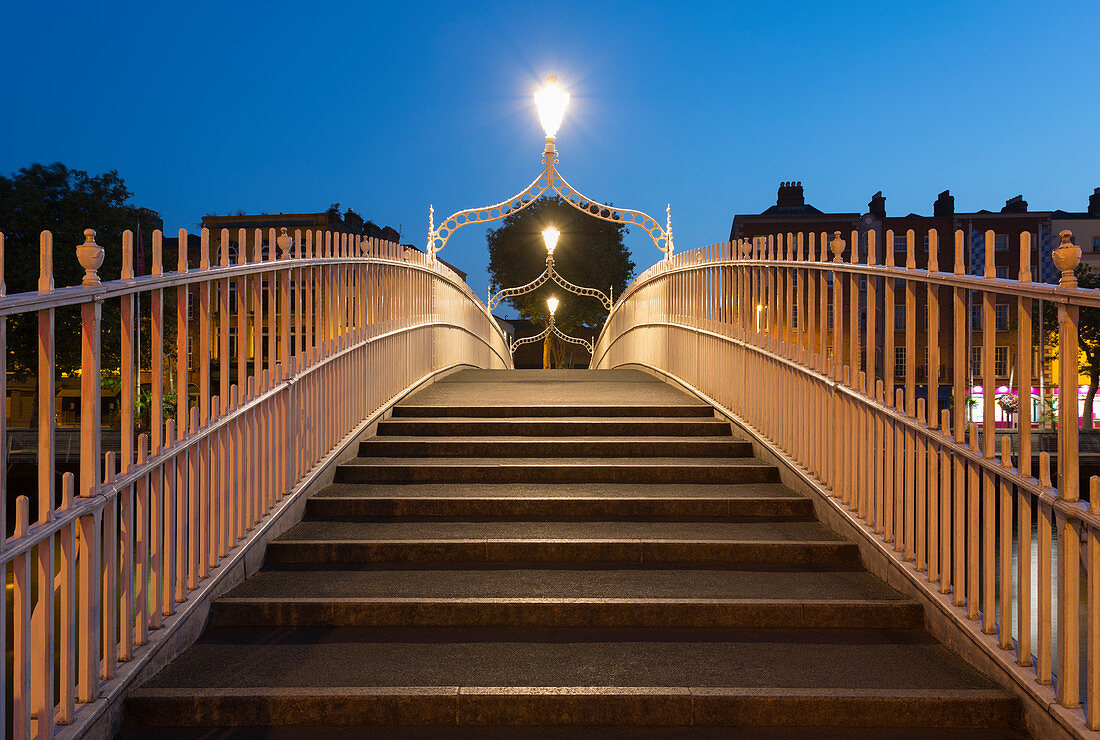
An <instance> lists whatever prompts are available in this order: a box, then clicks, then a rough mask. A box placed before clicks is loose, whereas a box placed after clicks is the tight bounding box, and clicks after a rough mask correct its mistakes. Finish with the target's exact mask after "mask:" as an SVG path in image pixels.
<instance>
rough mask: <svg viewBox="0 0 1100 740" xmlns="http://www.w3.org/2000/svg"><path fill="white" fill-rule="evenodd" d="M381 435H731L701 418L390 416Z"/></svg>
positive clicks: (382, 425) (381, 427) (715, 421)
mask: <svg viewBox="0 0 1100 740" xmlns="http://www.w3.org/2000/svg"><path fill="white" fill-rule="evenodd" d="M378 434H379V436H381V435H397V436H403V437H483V436H501V437H592V436H601V437H610V436H620V437H630V436H649V437H674V436H685V437H728V436H730V435H731V431H730V425H729V422H726V421H720V420H718V419H713V418H711V419H707V418H702V417H695V418H692V417H654V416H642V417H630V418H606V417H605V418H601V417H570V418H562V417H546V418H542V417H518V418H508V419H462V418H447V417H434V418H427V417H425V418H415V419H402V418H390V419H386V420H385V421H381V422H379V423H378Z"/></svg>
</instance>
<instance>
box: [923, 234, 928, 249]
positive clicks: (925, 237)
mask: <svg viewBox="0 0 1100 740" xmlns="http://www.w3.org/2000/svg"><path fill="white" fill-rule="evenodd" d="M924 251H925V252H926V253H927V252H928V234H927V233H925V235H924Z"/></svg>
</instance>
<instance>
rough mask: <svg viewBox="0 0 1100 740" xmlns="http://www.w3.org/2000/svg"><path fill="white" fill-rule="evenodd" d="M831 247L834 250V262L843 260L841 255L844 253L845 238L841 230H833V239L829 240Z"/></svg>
mask: <svg viewBox="0 0 1100 740" xmlns="http://www.w3.org/2000/svg"><path fill="white" fill-rule="evenodd" d="M829 248H830V249H832V250H833V262H843V260H842V259H841V255H842V254H844V240H843V239H842V238H841V237H840V232H839V231H834V232H833V240H832V241H831V242H829Z"/></svg>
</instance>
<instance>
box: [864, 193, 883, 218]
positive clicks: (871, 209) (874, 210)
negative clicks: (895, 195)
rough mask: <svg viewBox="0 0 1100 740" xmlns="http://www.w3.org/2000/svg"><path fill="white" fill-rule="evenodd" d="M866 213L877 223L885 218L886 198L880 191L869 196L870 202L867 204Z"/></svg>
mask: <svg viewBox="0 0 1100 740" xmlns="http://www.w3.org/2000/svg"><path fill="white" fill-rule="evenodd" d="M867 212H868V213H870V214H871V215H872V216H874V217H875V218H877V219H878V220H879V221H881V220H883V219H884V218H886V196H884V195H883V194H882V191H881V190H880V191H878V192H877V193H875V194H874V195H872V196H871V202H870V203H868V204H867Z"/></svg>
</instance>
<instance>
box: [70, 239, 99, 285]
mask: <svg viewBox="0 0 1100 740" xmlns="http://www.w3.org/2000/svg"><path fill="white" fill-rule="evenodd" d="M76 258H77V259H78V260H79V261H80V266H81V267H83V268H84V280H83V281H81V282H82V283H83V284H84V285H99V274H98V273H97V272H96V270H98V269H99V266H100V265H102V264H103V247H101V246H99V245H98V244H96V243H95V230H94V229H84V243H83V244H81V245H79V246H77V248H76Z"/></svg>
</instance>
